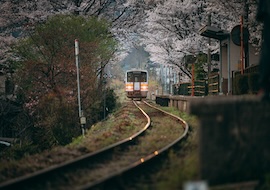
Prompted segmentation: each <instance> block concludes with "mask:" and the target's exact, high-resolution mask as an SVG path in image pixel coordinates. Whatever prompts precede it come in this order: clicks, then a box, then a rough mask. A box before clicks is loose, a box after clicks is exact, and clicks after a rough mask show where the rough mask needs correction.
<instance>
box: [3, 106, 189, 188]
mask: <svg viewBox="0 0 270 190" xmlns="http://www.w3.org/2000/svg"><path fill="white" fill-rule="evenodd" d="M133 103H134V105H135V106H137V107H138V109H140V110H141V112H142V113H143V114H144V115H145V125H144V127H143V128H142V129H141V130H140V131H139V132H137V133H135V134H133V135H132V136H130V137H128V138H126V139H124V140H122V141H119V142H117V143H114V144H112V145H110V146H107V147H105V148H103V149H100V150H98V151H96V152H94V153H90V154H86V155H83V156H81V157H79V158H76V159H74V160H71V161H69V162H65V163H62V164H59V165H56V166H52V167H49V168H47V169H43V170H41V171H37V172H35V173H33V174H29V175H27V176H24V177H20V178H16V179H14V180H10V181H7V182H5V183H2V184H0V189H119V188H123V189H125V186H126V185H127V184H125V182H127V181H126V180H128V178H126V176H130V175H132V173H134V172H138V171H139V172H141V171H140V170H142V169H143V168H144V167H145V166H146V165H147V164H151V163H152V161H153V160H154V159H155V158H157V157H158V156H159V155H162V153H164V152H166V151H167V150H169V149H170V148H172V147H173V146H174V145H176V144H177V143H178V142H180V141H181V139H183V138H184V137H185V136H186V135H187V132H188V124H187V123H186V122H185V121H183V120H182V119H181V118H178V117H176V116H173V115H171V114H169V113H166V112H163V111H162V110H160V109H158V108H155V107H154V106H152V105H150V104H148V103H147V102H135V101H134V102H133ZM142 166H143V167H142ZM133 178H134V177H131V179H133ZM131 181H132V180H131Z"/></svg>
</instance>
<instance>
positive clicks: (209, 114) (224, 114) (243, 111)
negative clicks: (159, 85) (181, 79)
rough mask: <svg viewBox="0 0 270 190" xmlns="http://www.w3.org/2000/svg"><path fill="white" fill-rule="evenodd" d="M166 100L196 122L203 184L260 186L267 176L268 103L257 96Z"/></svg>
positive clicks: (269, 165)
mask: <svg viewBox="0 0 270 190" xmlns="http://www.w3.org/2000/svg"><path fill="white" fill-rule="evenodd" d="M167 98H169V101H168V106H174V107H177V108H178V109H179V110H181V111H186V112H188V113H190V114H193V115H196V116H197V117H198V119H199V123H200V127H199V160H200V161H199V162H200V164H199V165H200V168H199V175H200V178H201V179H202V180H207V182H208V183H209V185H211V186H212V185H218V184H227V183H239V182H243V181H254V180H255V181H258V182H261V180H263V179H264V178H265V177H267V175H269V174H270V146H269V145H270V144H269V143H270V102H261V101H260V100H259V99H258V98H257V97H256V96H209V97H204V98H198V97H194V98H193V97H175V96H171V97H170V96H169V97H167ZM163 101H165V100H163Z"/></svg>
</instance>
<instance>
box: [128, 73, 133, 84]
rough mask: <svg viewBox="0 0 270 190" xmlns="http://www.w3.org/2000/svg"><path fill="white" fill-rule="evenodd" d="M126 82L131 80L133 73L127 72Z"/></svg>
mask: <svg viewBox="0 0 270 190" xmlns="http://www.w3.org/2000/svg"><path fill="white" fill-rule="evenodd" d="M127 82H133V74H132V73H127Z"/></svg>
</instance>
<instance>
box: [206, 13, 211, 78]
mask: <svg viewBox="0 0 270 190" xmlns="http://www.w3.org/2000/svg"><path fill="white" fill-rule="evenodd" d="M207 26H211V13H209V15H208V23H207ZM210 46H211V38H208V54H207V64H208V78H209V76H210V73H211V49H210Z"/></svg>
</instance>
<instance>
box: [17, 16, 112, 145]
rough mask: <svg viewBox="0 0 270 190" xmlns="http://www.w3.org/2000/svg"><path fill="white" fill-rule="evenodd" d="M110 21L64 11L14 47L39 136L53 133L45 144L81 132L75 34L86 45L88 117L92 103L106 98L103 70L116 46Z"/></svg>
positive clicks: (27, 106)
mask: <svg viewBox="0 0 270 190" xmlns="http://www.w3.org/2000/svg"><path fill="white" fill-rule="evenodd" d="M109 27H110V26H109V24H108V23H107V22H106V21H105V20H102V19H97V18H94V17H92V18H84V17H81V16H72V15H68V16H67V15H58V16H54V17H51V18H49V19H48V21H47V22H46V23H44V24H40V25H38V26H37V27H36V28H35V30H34V32H33V33H29V37H28V38H25V39H23V40H21V41H20V42H19V43H18V45H17V46H16V47H15V48H14V50H15V52H16V55H17V56H18V60H19V62H17V63H16V64H18V63H19V64H18V69H17V83H18V85H19V87H20V96H19V97H21V100H20V101H21V102H23V103H24V105H25V109H26V110H27V111H29V113H30V114H31V115H32V117H33V118H34V126H35V127H36V128H37V130H36V133H35V134H36V138H35V139H38V141H40V139H41V138H40V137H41V136H42V135H44V136H45V137H46V138H47V139H49V141H48V142H47V141H46V142H47V144H46V145H44V147H45V148H47V147H50V146H52V145H54V144H66V143H68V142H70V141H71V139H72V137H73V136H74V135H78V131H79V128H78V116H77V115H78V114H77V112H76V111H75V110H78V108H77V83H76V65H75V56H74V40H75V39H78V41H79V46H80V76H81V78H80V82H81V98H82V105H83V108H84V114H85V116H86V117H91V114H92V113H91V111H90V110H91V109H90V108H91V106H92V105H94V102H96V101H99V100H100V99H101V94H102V93H103V92H102V89H103V88H100V85H99V84H101V83H100V78H102V77H100V76H101V75H102V72H103V70H104V67H105V66H106V64H107V63H108V61H109V60H110V58H111V57H112V56H113V53H114V52H115V48H116V42H115V40H114V39H113V37H112V35H111V33H110V32H109ZM89 124H91V123H89ZM76 125H77V128H76ZM74 130H75V131H77V133H76V132H74ZM65 131H66V132H65ZM65 137H66V138H65Z"/></svg>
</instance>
